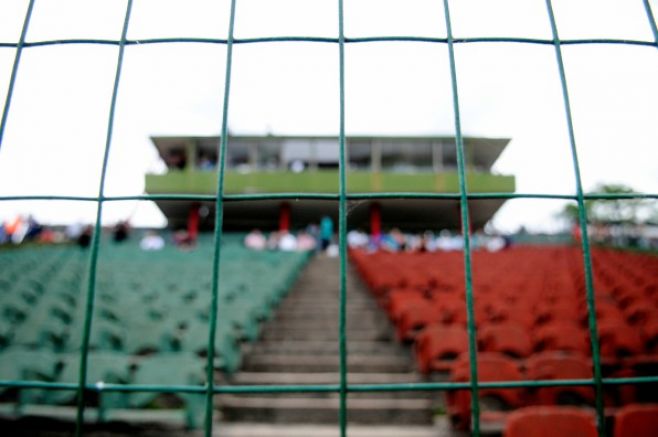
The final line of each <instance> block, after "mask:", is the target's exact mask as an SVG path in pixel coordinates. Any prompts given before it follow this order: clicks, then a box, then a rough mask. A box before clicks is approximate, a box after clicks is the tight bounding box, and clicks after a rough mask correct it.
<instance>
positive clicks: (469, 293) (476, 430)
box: [443, 0, 480, 437]
mask: <svg viewBox="0 0 658 437" xmlns="http://www.w3.org/2000/svg"><path fill="white" fill-rule="evenodd" d="M443 6H444V10H445V20H446V31H447V33H448V55H449V57H450V82H451V85H452V104H453V111H454V114H455V142H456V146H457V147H456V149H457V174H458V176H459V194H460V199H459V206H460V210H461V211H460V212H461V223H462V235H463V237H464V277H465V285H466V291H465V292H466V329H467V332H468V356H469V366H470V374H471V381H470V383H471V413H472V417H473V422H472V432H473V435H474V436H476V437H478V436H479V435H480V399H479V394H478V393H479V389H478V367H477V352H478V350H477V340H476V339H477V334H476V328H475V312H474V310H473V308H474V303H473V278H472V266H471V239H470V233H471V222H470V219H469V214H468V197H467V195H466V193H467V192H468V186H467V181H466V168H465V167H466V166H465V165H464V139H463V138H462V127H461V119H460V112H459V90H458V87H457V67H456V65H455V50H454V46H453V41H452V23H451V21H450V5H449V4H448V0H443Z"/></svg>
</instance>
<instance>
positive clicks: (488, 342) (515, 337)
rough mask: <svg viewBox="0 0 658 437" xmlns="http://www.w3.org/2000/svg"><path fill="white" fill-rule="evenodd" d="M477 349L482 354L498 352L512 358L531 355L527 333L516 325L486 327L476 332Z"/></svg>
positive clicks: (506, 324) (530, 344) (520, 326)
mask: <svg viewBox="0 0 658 437" xmlns="http://www.w3.org/2000/svg"><path fill="white" fill-rule="evenodd" d="M478 343H479V346H480V347H479V349H480V350H481V351H483V352H500V353H502V354H504V355H508V356H511V357H514V358H523V357H527V356H528V355H530V353H532V343H531V340H530V336H529V335H528V331H527V329H526V328H525V327H523V326H522V325H519V324H516V323H503V324H500V325H486V326H484V327H482V328H480V329H479V330H478Z"/></svg>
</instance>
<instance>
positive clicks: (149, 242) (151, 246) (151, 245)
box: [139, 231, 165, 251]
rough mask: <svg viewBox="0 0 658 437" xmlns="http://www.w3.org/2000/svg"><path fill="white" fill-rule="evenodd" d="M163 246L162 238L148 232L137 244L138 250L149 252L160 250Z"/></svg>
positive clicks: (152, 232)
mask: <svg viewBox="0 0 658 437" xmlns="http://www.w3.org/2000/svg"><path fill="white" fill-rule="evenodd" d="M164 246H165V241H164V238H162V237H161V236H160V235H159V234H158V233H157V232H155V231H149V232H147V233H146V235H144V237H143V238H142V240H141V241H140V242H139V247H140V249H142V250H144V251H151V250H162V249H163V248H164Z"/></svg>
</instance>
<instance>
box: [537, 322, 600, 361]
mask: <svg viewBox="0 0 658 437" xmlns="http://www.w3.org/2000/svg"><path fill="white" fill-rule="evenodd" d="M588 337H589V336H588V335H587V334H586V333H585V331H584V330H583V329H581V328H580V327H578V326H577V325H576V324H574V323H569V322H556V323H549V324H547V325H544V326H540V327H539V328H537V330H536V331H535V333H534V341H533V343H534V350H535V352H542V351H564V352H576V353H581V354H589V351H590V346H589V341H588Z"/></svg>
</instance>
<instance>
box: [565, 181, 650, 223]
mask: <svg viewBox="0 0 658 437" xmlns="http://www.w3.org/2000/svg"><path fill="white" fill-rule="evenodd" d="M635 192H636V191H635V190H633V189H632V188H631V187H628V186H626V185H622V184H599V185H597V186H596V187H595V188H594V190H593V191H591V192H590V194H632V193H635ZM652 206H653V205H651V204H650V202H647V201H646V200H644V199H588V200H585V212H586V213H587V221H588V222H589V223H592V224H628V225H634V224H642V223H646V222H648V221H652V217H651V216H652V215H655V213H656V211H655V210H654V209H655V208H652ZM559 216H560V217H562V218H564V219H566V220H567V221H568V222H570V223H571V224H574V223H578V205H576V204H573V203H570V204H568V205H565V207H564V208H563V210H562V211H561V212H560V214H559Z"/></svg>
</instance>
